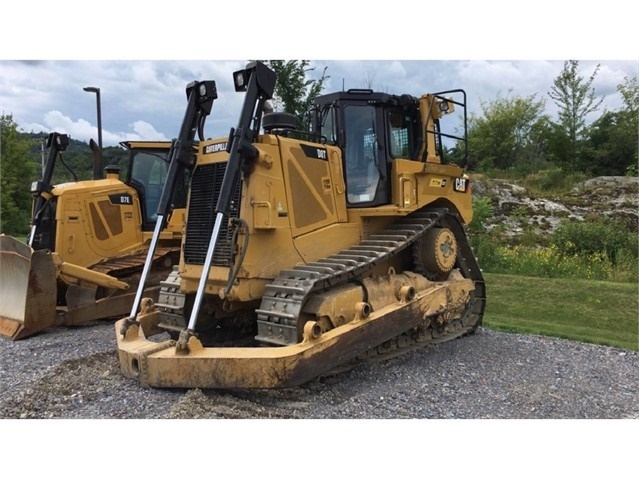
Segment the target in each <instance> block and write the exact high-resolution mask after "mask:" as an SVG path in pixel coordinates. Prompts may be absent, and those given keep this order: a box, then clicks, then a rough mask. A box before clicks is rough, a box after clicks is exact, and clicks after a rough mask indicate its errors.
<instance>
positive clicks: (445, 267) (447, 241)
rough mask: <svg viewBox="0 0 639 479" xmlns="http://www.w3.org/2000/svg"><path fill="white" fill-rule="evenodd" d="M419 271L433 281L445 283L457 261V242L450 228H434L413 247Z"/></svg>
mask: <svg viewBox="0 0 639 479" xmlns="http://www.w3.org/2000/svg"><path fill="white" fill-rule="evenodd" d="M413 248H414V249H413V257H414V259H415V264H416V266H417V267H418V269H422V270H423V272H424V275H425V276H426V277H427V278H428V279H430V280H431V281H443V280H445V279H446V278H447V277H448V274H449V273H450V272H451V271H452V269H453V267H454V266H455V262H456V261H457V249H458V248H457V240H456V239H455V235H454V234H453V232H452V231H451V230H449V229H448V228H432V229H430V230H428V231H427V232H426V233H425V234H424V236H422V237H421V238H420V239H419V240H418V241H417V242H416V243H415V246H414V247H413Z"/></svg>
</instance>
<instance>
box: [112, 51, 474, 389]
mask: <svg viewBox="0 0 639 479" xmlns="http://www.w3.org/2000/svg"><path fill="white" fill-rule="evenodd" d="M233 80H234V83H235V88H236V91H238V92H245V98H244V104H243V107H242V110H241V113H240V119H239V121H238V125H237V127H236V128H233V129H231V133H230V135H229V137H228V138H222V139H217V140H207V141H204V142H200V143H199V146H198V153H197V157H196V164H195V168H194V169H193V172H192V180H191V183H190V188H189V192H188V203H187V211H186V227H185V232H184V235H183V237H182V247H181V254H180V261H179V265H177V266H175V267H174V268H173V271H172V272H171V273H170V274H169V275H168V277H167V278H166V279H165V280H164V281H163V282H162V286H161V290H160V294H159V298H158V300H157V301H156V300H153V299H152V298H145V299H143V300H142V301H140V302H139V303H137V304H135V305H134V306H135V307H134V308H133V309H132V311H131V314H130V315H129V316H128V317H123V318H122V319H121V320H119V321H118V322H116V324H115V333H116V336H117V347H118V354H119V361H120V367H121V371H122V373H123V374H124V375H125V376H126V377H129V378H132V379H135V380H137V381H139V383H140V384H141V385H143V386H149V387H167V388H174V387H175V388H183V387H186V388H283V387H291V386H296V385H300V384H303V383H305V382H307V381H309V380H311V379H313V378H316V377H319V376H322V375H324V374H330V373H332V372H334V371H336V370H340V369H343V368H347V367H351V366H352V365H353V364H356V363H357V361H361V360H366V359H371V358H387V357H390V356H393V355H397V354H401V353H403V352H405V351H409V350H411V349H412V348H417V347H423V346H425V345H429V344H433V343H437V342H442V341H448V340H451V339H453V338H458V337H461V336H464V335H467V334H470V333H473V332H474V331H475V330H476V329H477V328H478V326H479V325H480V324H481V322H482V317H483V313H484V308H485V302H486V299H485V285H484V280H483V276H482V273H481V271H480V268H479V266H478V264H477V261H476V259H475V257H474V255H473V252H472V250H471V247H470V245H469V242H468V240H467V236H466V234H465V229H464V225H465V224H467V223H469V222H470V221H471V220H472V215H473V212H472V200H471V184H470V180H469V178H468V176H467V175H466V174H465V173H464V169H463V167H462V166H463V162H462V161H458V163H460V164H461V165H462V166H459V165H458V164H454V163H453V162H451V161H448V160H447V158H446V157H445V154H446V153H447V152H448V151H449V149H448V148H447V146H446V142H450V141H452V142H454V144H455V145H456V146H455V147H456V148H458V149H459V151H461V152H462V156H463V157H464V158H465V157H467V138H466V94H465V92H464V91H463V90H450V91H446V92H439V93H431V94H425V95H423V96H421V97H420V98H416V97H413V96H410V95H392V94H387V93H379V92H374V91H372V90H369V89H356V90H348V91H341V92H336V93H330V94H326V95H322V96H319V97H317V98H316V99H315V100H314V106H313V108H312V110H311V111H310V112H309V114H308V117H307V120H308V124H307V126H306V127H303V128H301V127H300V125H299V123H298V118H297V117H295V116H293V115H290V114H287V113H282V112H269V111H268V100H269V99H270V98H271V97H272V95H273V91H274V87H275V82H276V75H275V73H274V72H273V71H271V70H270V69H269V68H268V67H267V66H266V65H264V64H262V63H260V62H252V63H249V64H248V65H247V66H246V68H245V69H243V70H240V71H237V72H235V73H234V74H233ZM454 112H456V113H457V115H452V116H451V117H450V118H458V119H459V118H461V119H462V120H463V121H462V125H463V130H464V131H463V133H462V134H459V133H458V134H452V133H447V132H445V130H444V129H443V128H442V123H443V122H442V119H443V118H444V117H446V116H448V115H451V113H454ZM450 118H449V119H450ZM456 127H459V125H457V124H456V125H454V127H453V129H452V130H453V131H456V130H455V128H456ZM447 131H448V130H447Z"/></svg>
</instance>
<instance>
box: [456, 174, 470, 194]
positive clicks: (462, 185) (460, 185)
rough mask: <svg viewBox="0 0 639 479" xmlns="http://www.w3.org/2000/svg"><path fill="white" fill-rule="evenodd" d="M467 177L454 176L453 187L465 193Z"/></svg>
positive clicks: (467, 182)
mask: <svg viewBox="0 0 639 479" xmlns="http://www.w3.org/2000/svg"><path fill="white" fill-rule="evenodd" d="M468 184H469V181H468V178H455V186H454V187H453V189H454V190H455V191H458V192H459V193H466V191H468Z"/></svg>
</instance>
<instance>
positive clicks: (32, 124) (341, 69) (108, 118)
mask: <svg viewBox="0 0 639 479" xmlns="http://www.w3.org/2000/svg"><path fill="white" fill-rule="evenodd" d="M247 61H248V59H238V60H144V61H142V60H134V61H126V60H124V61H123V60H63V61H59V60H58V61H56V60H44V61H33V60H30V61H24V60H8V61H7V60H4V61H1V62H0V73H1V75H0V110H1V111H2V113H3V114H11V115H12V116H13V120H14V121H15V122H16V123H17V124H18V125H19V128H20V129H21V130H22V131H27V132H29V131H33V132H40V131H43V132H45V133H48V132H52V131H56V132H58V133H67V134H69V135H70V136H71V137H72V138H74V139H76V140H82V141H88V140H89V139H90V138H93V139H95V140H97V97H96V94H95V93H93V92H85V91H84V90H83V88H84V87H87V86H93V87H98V88H100V112H101V123H102V141H103V145H104V146H114V145H117V144H118V143H119V142H120V141H123V140H135V139H142V140H170V139H172V138H174V137H175V136H177V134H178V132H179V129H180V125H181V122H182V119H183V117H184V113H185V109H186V93H185V88H186V85H187V84H188V83H189V82H191V81H193V80H215V81H216V85H217V89H218V99H217V100H215V102H214V104H213V109H212V112H211V114H210V115H209V117H208V118H207V122H206V126H205V130H204V131H205V135H206V137H209V138H211V137H213V138H216V137H221V136H226V135H228V133H229V129H230V128H231V127H232V126H236V124H237V121H238V118H239V112H240V108H241V106H242V102H243V99H244V94H243V93H237V92H235V90H234V88H233V84H232V73H233V72H234V71H236V70H240V69H242V68H244V67H245V66H246V64H247ZM597 65H600V68H599V70H598V71H597V75H596V76H595V79H594V81H593V84H592V86H593V88H594V89H595V93H596V95H597V96H599V97H603V98H604V104H603V105H602V111H603V107H606V108H608V109H617V108H619V107H620V106H622V101H621V99H620V96H619V94H618V92H617V89H616V87H617V85H618V84H619V83H622V82H623V79H624V77H625V76H633V75H637V62H636V61H635V62H633V61H618V60H616V61H613V60H601V61H591V60H587V61H580V63H579V66H580V72H581V74H582V75H583V76H584V77H585V78H588V77H589V76H590V75H591V74H592V73H593V72H594V71H595V69H596V67H597ZM310 66H311V67H312V68H313V70H312V71H311V72H309V77H310V78H317V77H319V75H321V73H322V71H323V70H324V67H326V74H327V75H328V76H329V78H328V80H327V81H326V83H325V88H324V90H323V93H328V92H331V91H337V90H341V89H343V88H346V89H348V88H365V87H367V86H368V85H369V84H372V86H373V88H374V89H376V90H380V91H384V92H387V93H394V94H404V93H408V94H411V95H413V96H416V97H419V96H420V95H422V94H425V93H429V92H437V91H444V90H450V89H456V88H462V89H464V90H465V91H466V94H467V101H468V109H469V112H470V113H472V112H475V113H480V112H481V109H480V107H481V104H482V102H484V103H485V102H490V101H491V100H494V99H496V98H497V97H498V96H506V95H511V96H513V95H518V96H522V97H528V96H530V95H536V97H535V98H536V99H540V100H541V99H543V100H544V101H545V102H546V107H547V111H548V112H549V113H550V114H555V111H556V107H555V105H554V102H553V101H552V99H550V97H549V96H548V94H547V93H548V91H549V90H550V88H551V87H552V82H553V79H554V78H555V77H556V76H557V75H558V74H559V73H560V71H561V70H562V68H563V61H561V60H555V61H547V60H523V61H486V60H461V61H446V60H431V61H428V60H384V61H378V60H322V59H315V60H312V61H311V65H310Z"/></svg>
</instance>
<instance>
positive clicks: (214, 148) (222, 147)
mask: <svg viewBox="0 0 639 479" xmlns="http://www.w3.org/2000/svg"><path fill="white" fill-rule="evenodd" d="M226 143H227V142H226V141H225V142H224V143H213V144H212V145H207V146H206V147H205V148H204V154H205V155H208V154H210V153H218V152H220V151H226Z"/></svg>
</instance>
